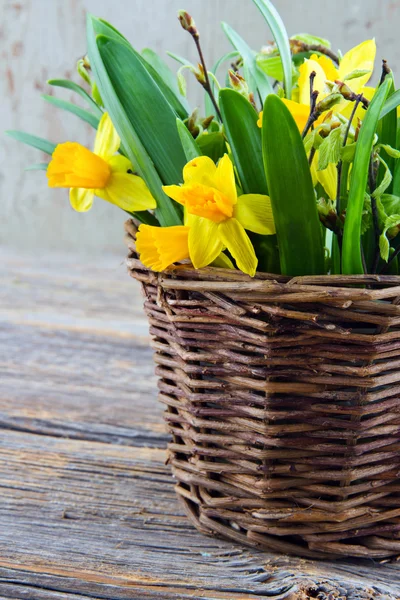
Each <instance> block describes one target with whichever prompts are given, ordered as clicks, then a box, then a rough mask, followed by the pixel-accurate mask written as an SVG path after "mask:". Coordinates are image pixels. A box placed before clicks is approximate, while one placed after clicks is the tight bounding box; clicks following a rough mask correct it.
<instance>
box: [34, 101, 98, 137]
mask: <svg viewBox="0 0 400 600" xmlns="http://www.w3.org/2000/svg"><path fill="white" fill-rule="evenodd" d="M42 98H43V99H44V100H46V102H49V104H53V105H54V106H57V108H61V109H62V110H66V111H67V112H70V113H72V114H73V115H76V116H77V117H79V118H80V119H82V121H86V123H89V125H91V126H92V127H93V128H94V129H97V127H98V125H99V121H100V119H99V117H96V116H95V115H93V114H92V113H90V112H89V111H88V110H85V109H84V108H81V107H80V106H76V104H72V102H67V100H61V98H55V97H54V96H48V95H47V94H42Z"/></svg>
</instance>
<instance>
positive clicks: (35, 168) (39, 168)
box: [25, 163, 49, 171]
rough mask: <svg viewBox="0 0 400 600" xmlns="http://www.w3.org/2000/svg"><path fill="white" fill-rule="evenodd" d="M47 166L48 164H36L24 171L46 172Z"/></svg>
mask: <svg viewBox="0 0 400 600" xmlns="http://www.w3.org/2000/svg"><path fill="white" fill-rule="evenodd" d="M48 166H49V163H36V164H35V165H30V166H29V167H25V171H47V167H48Z"/></svg>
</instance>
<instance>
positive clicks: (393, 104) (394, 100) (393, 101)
mask: <svg viewBox="0 0 400 600" xmlns="http://www.w3.org/2000/svg"><path fill="white" fill-rule="evenodd" d="M399 105H400V90H397V91H396V92H394V93H393V94H392V95H391V96H389V98H388V99H387V100H386V102H385V104H384V105H383V108H382V110H381V114H380V115H379V118H380V119H383V117H385V116H386V115H387V114H388V113H390V112H391V111H392V110H393V109H395V108H397V107H398V106H399Z"/></svg>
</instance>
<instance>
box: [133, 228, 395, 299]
mask: <svg viewBox="0 0 400 600" xmlns="http://www.w3.org/2000/svg"><path fill="white" fill-rule="evenodd" d="M125 231H126V234H127V235H126V237H125V243H126V245H127V246H128V248H129V250H130V253H129V255H128V256H127V258H126V261H125V263H126V266H127V268H128V269H129V270H130V271H133V272H135V277H136V278H137V279H140V278H141V277H140V272H142V274H143V276H144V275H146V277H147V278H151V279H152V281H153V282H154V283H156V284H158V285H161V286H162V287H164V288H170V289H173V288H178V287H179V288H181V289H200V287H199V286H200V285H201V283H204V285H205V287H206V288H208V289H211V288H213V289H215V290H216V291H218V290H220V291H221V292H223V291H230V290H240V289H243V290H244V289H245V290H250V289H253V290H254V291H256V290H259V291H264V290H265V291H266V290H267V289H268V288H270V287H271V286H272V285H274V284H278V285H279V286H280V287H281V288H282V291H283V290H286V291H289V290H290V288H292V289H291V291H292V292H293V291H295V290H298V291H300V290H303V291H304V290H305V288H308V290H309V291H311V290H312V289H315V290H317V289H318V291H319V292H321V287H322V288H324V289H325V290H326V291H327V292H329V291H332V292H335V293H340V292H343V293H344V294H346V293H347V294H348V293H349V292H350V291H351V290H353V291H354V292H356V291H357V290H358V291H359V292H360V295H361V296H365V297H370V296H371V294H372V295H374V291H375V292H376V291H377V288H385V287H390V288H393V287H399V296H400V275H378V274H364V275H299V276H288V275H281V274H276V273H265V272H262V271H257V272H256V274H255V276H254V277H250V276H249V275H247V274H245V273H242V271H239V270H232V269H224V268H220V267H204V268H202V269H195V268H194V267H193V266H192V264H191V263H190V262H189V261H187V262H186V261H183V262H182V263H179V264H176V265H173V266H171V267H168V268H167V269H166V270H164V271H160V272H155V271H152V270H151V269H149V268H148V267H146V266H145V265H144V264H143V263H142V262H140V260H139V259H138V258H137V254H136V246H135V237H136V232H137V224H136V223H135V221H134V220H132V219H129V220H128V221H126V222H125ZM363 286H368V288H367V287H363ZM392 292H393V290H392ZM392 295H393V294H392Z"/></svg>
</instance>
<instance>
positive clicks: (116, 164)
mask: <svg viewBox="0 0 400 600" xmlns="http://www.w3.org/2000/svg"><path fill="white" fill-rule="evenodd" d="M107 162H108V164H109V167H110V169H111V171H112V172H115V173H127V172H128V171H133V167H132V163H131V161H130V160H129V158H126V156H122V155H121V154H115V155H114V156H111V157H110V158H109V159H108V160H107Z"/></svg>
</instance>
